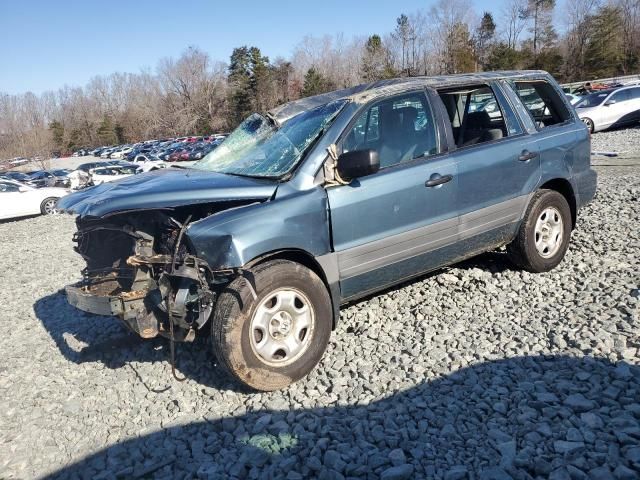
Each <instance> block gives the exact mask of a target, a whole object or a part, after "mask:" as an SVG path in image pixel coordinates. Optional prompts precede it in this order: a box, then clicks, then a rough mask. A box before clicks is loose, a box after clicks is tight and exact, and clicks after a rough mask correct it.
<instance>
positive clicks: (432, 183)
mask: <svg viewBox="0 0 640 480" xmlns="http://www.w3.org/2000/svg"><path fill="white" fill-rule="evenodd" d="M452 178H453V175H443V176H441V175H440V174H438V173H434V174H433V175H431V178H430V179H429V180H427V181H426V182H424V186H425V187H437V186H438V185H442V184H443V183H447V182H450V181H451V179H452Z"/></svg>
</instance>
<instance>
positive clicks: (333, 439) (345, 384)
mask: <svg viewBox="0 0 640 480" xmlns="http://www.w3.org/2000/svg"><path fill="white" fill-rule="evenodd" d="M599 135H600V134H598V135H596V137H598V136H599ZM599 172H600V175H601V178H600V190H599V194H598V197H597V199H596V201H595V202H594V203H593V204H591V205H590V206H588V207H587V208H586V209H585V210H584V211H583V212H582V215H581V217H580V222H579V227H578V230H577V231H576V232H574V234H573V239H572V243H571V248H570V251H569V253H568V255H567V258H566V259H565V261H564V262H563V263H562V264H561V265H560V266H559V267H558V268H557V269H556V270H554V271H553V272H550V273H547V274H541V275H533V274H529V273H523V272H520V271H514V270H512V269H511V267H510V266H509V265H508V264H507V263H506V262H505V261H504V258H503V255H504V254H503V253H501V252H496V253H491V254H486V255H483V256H481V257H479V258H476V259H473V260H471V261H468V262H466V263H464V264H462V265H459V266H457V267H456V268H451V269H448V270H446V271H441V272H438V273H437V274H433V275H429V276H427V277H424V278H422V279H419V280H417V281H415V282H413V283H410V284H406V285H404V286H402V287H399V288H395V289H392V290H389V291H387V292H385V293H383V294H380V295H377V296H374V297H371V298H369V299H367V300H365V301H362V302H360V303H358V304H355V305H352V306H350V307H348V308H346V309H344V310H343V311H342V321H341V323H340V325H339V328H338V330H337V331H336V332H334V333H333V336H332V341H331V344H330V346H329V350H328V352H327V354H326V355H325V357H324V359H323V361H322V363H321V365H320V366H319V368H317V369H316V370H315V371H314V372H313V373H312V374H311V375H310V376H309V377H308V378H306V379H304V380H302V381H300V382H299V383H297V384H295V385H294V386H292V387H291V388H289V389H288V390H286V391H282V392H274V393H269V394H253V393H247V392H244V391H241V390H238V389H237V388H236V387H235V386H234V384H232V383H231V382H230V381H229V380H228V379H226V378H224V377H223V376H221V374H220V372H219V371H218V369H217V368H216V366H215V363H214V361H213V358H212V356H211V354H210V352H209V346H208V343H207V339H206V338H205V339H201V340H200V341H197V342H196V344H194V345H184V346H183V345H180V346H179V347H178V370H179V372H180V374H181V375H184V376H186V378H187V380H186V381H185V382H183V383H178V382H176V381H174V380H172V379H171V377H170V366H169V363H168V361H167V357H168V352H167V350H168V348H167V343H166V342H165V341H164V340H160V339H159V340H152V341H143V340H140V339H138V338H136V337H134V336H132V335H129V334H128V333H127V331H126V330H125V329H124V328H123V327H121V326H119V324H118V323H117V322H116V321H114V320H112V319H109V318H102V317H96V316H92V315H87V314H83V313H81V312H79V311H76V310H74V309H73V308H71V307H69V306H68V305H67V304H66V303H65V299H64V296H63V295H62V294H61V293H60V292H59V289H60V288H61V287H63V286H64V285H65V284H68V283H70V282H72V281H75V280H77V279H78V277H79V271H80V269H81V268H82V264H81V261H80V259H79V258H78V257H77V256H76V254H75V253H73V252H72V250H71V234H72V232H73V229H74V226H73V219H72V218H70V217H66V216H53V217H39V218H33V219H27V220H21V221H17V222H9V223H4V224H0V241H1V250H0V282H1V283H2V285H3V286H4V289H3V291H4V295H2V297H1V300H0V305H1V307H2V308H1V309H0V322H1V324H2V326H3V331H4V332H5V333H4V334H3V335H2V338H1V339H0V351H1V352H2V361H1V362H0V398H2V408H1V409H0V447H1V448H0V478H33V477H39V476H46V475H50V474H52V475H53V476H55V477H60V478H109V479H112V478H137V477H146V478H148V477H154V478H203V479H207V478H287V479H301V478H310V477H315V478H319V479H340V478H383V479H407V478H425V477H428V478H441V479H447V480H454V479H464V478H469V479H486V480H489V479H509V478H514V479H531V478H541V479H542V478H550V479H580V478H592V479H607V478H612V477H613V478H617V479H633V478H639V477H640V353H639V350H638V349H639V348H640V336H639V332H640V318H639V317H640V229H639V228H638V225H639V223H640V201H639V199H640V168H629V167H627V168H619V169H617V168H601V169H600V170H599Z"/></svg>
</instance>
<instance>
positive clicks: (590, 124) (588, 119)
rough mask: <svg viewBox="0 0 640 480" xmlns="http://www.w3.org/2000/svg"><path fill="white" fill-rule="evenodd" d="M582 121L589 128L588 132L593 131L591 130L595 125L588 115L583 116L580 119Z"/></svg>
mask: <svg viewBox="0 0 640 480" xmlns="http://www.w3.org/2000/svg"><path fill="white" fill-rule="evenodd" d="M582 123H584V124H585V125H586V126H587V128H588V129H589V133H593V131H594V129H595V126H594V124H593V120H591V119H590V118H588V117H584V118H583V119H582Z"/></svg>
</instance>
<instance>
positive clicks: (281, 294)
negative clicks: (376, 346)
mask: <svg viewBox="0 0 640 480" xmlns="http://www.w3.org/2000/svg"><path fill="white" fill-rule="evenodd" d="M254 293H255V295H256V296H255V297H254ZM331 325H332V322H331V299H330V298H329V294H328V292H327V289H326V287H325V285H324V283H323V282H322V280H320V278H319V277H318V276H317V275H316V274H315V273H314V272H312V271H311V270H309V269H308V268H306V267H304V266H302V265H300V264H298V263H295V262H291V261H288V260H273V261H269V262H266V263H264V264H261V265H258V266H256V267H255V268H254V269H252V270H251V271H250V272H248V274H247V275H245V276H243V277H239V278H237V279H235V280H234V281H233V282H231V283H230V284H229V285H228V286H227V288H225V290H224V291H223V292H222V294H221V295H220V298H219V299H218V303H217V305H216V310H215V312H214V316H213V321H212V327H211V328H212V332H211V333H212V339H213V347H214V351H215V354H216V356H217V357H218V360H219V361H220V364H221V366H222V367H223V368H224V369H225V370H227V372H228V373H230V374H231V375H232V376H233V377H234V378H235V379H236V380H238V381H240V382H242V383H243V384H245V385H247V386H249V387H251V388H254V389H256V390H263V391H269V390H277V389H280V388H284V387H286V386H287V385H289V384H291V383H293V382H295V381H297V380H299V379H301V378H302V377H304V376H305V375H307V374H308V373H309V372H310V371H311V370H313V368H314V367H315V366H316V364H317V363H318V362H319V361H320V359H321V358H322V355H323V353H324V351H325V349H326V347H327V344H328V342H329V337H330V335H331Z"/></svg>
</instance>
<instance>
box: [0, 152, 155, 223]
mask: <svg viewBox="0 0 640 480" xmlns="http://www.w3.org/2000/svg"><path fill="white" fill-rule="evenodd" d="M143 170H144V169H143V168H142V167H141V166H140V165H138V164H135V163H130V162H126V161H123V160H109V161H100V162H89V163H83V164H82V165H79V166H78V167H77V168H76V169H75V170H71V169H66V168H65V169H53V170H38V171H34V172H18V171H8V172H2V173H0V220H5V219H8V218H17V217H23V216H29V215H38V214H43V215H46V214H49V213H53V212H54V211H55V206H56V203H57V201H58V200H59V199H60V198H62V197H64V196H65V195H67V194H69V193H70V192H72V191H74V190H80V189H82V188H86V187H89V186H93V185H100V184H102V183H105V182H112V181H114V180H118V179H121V178H124V177H127V176H130V175H135V174H136V173H140V172H141V171H143Z"/></svg>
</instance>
